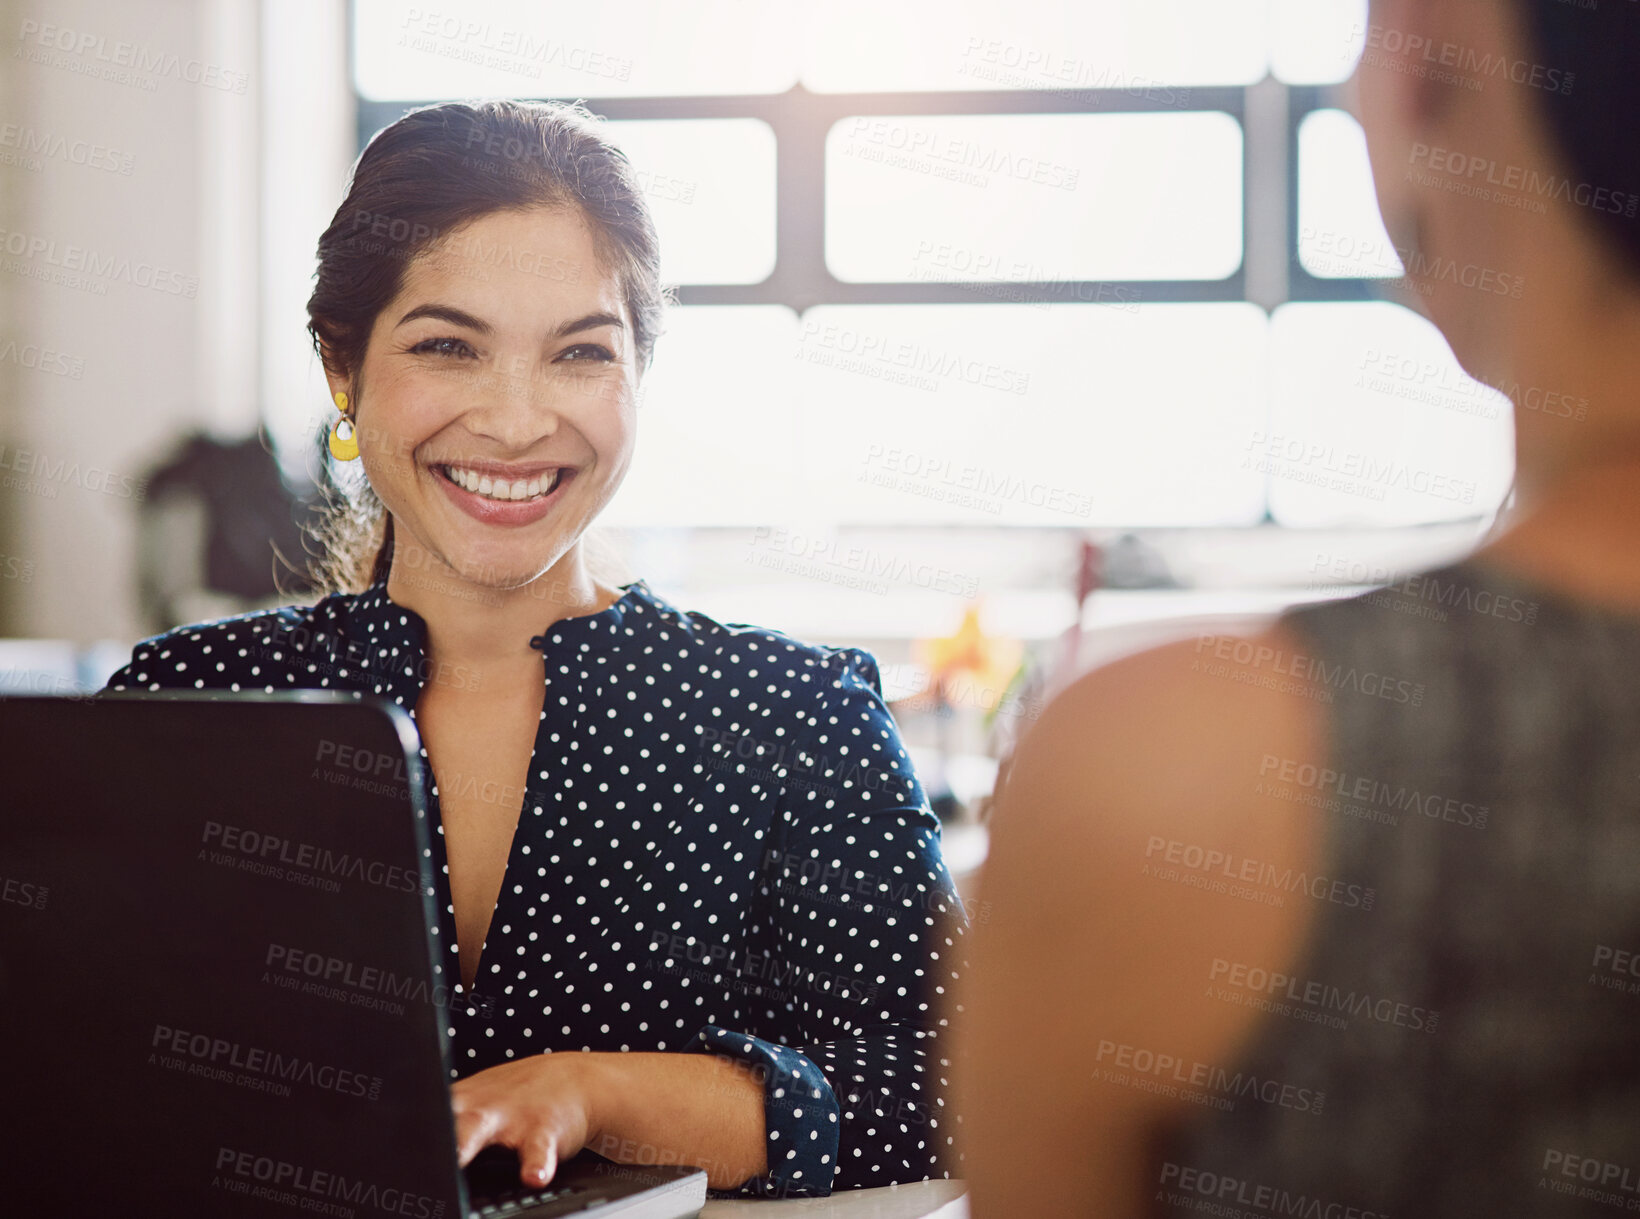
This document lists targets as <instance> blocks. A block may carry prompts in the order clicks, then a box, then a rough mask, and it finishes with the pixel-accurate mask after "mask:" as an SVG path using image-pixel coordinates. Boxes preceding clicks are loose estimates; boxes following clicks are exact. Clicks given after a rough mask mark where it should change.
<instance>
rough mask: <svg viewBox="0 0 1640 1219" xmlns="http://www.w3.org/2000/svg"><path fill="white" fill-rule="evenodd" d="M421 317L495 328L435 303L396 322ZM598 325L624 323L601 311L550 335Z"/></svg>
mask: <svg viewBox="0 0 1640 1219" xmlns="http://www.w3.org/2000/svg"><path fill="white" fill-rule="evenodd" d="M422 317H430V318H436V319H438V320H439V321H443V322H451V323H453V324H454V325H457V326H465V327H466V328H467V329H469V330H473V331H476V332H478V333H479V334H482V335H485V336H486V337H488V336H489V335H490V334H492V333H493V332H494V329H495V328H494V327H493V326H491V325H490V324H489V323H488V322H486V321H484V320H483V319H482V318H477V317H474V316H473V315H472V314H470V313H468V312H467V311H466V310H465V309H457V308H456V307H455V306H454V305H440V304H436V303H434V304H426V305H417V306H416V307H415V308H414V309H412V310H410V312H409V313H406V314H405V315H404V316H403V317H401V318H400V319H399V323H398V324H399V325H400V326H402V325H404V324H405V323H406V322H413V321H415V320H416V319H417V318H422ZM598 326H620V327H623V328H624V327H625V326H626V323H625V322H623V321H622V320H621V319H620V318H619V317H618V316H617V315H615V314H613V313H606V312H601V311H600V312H598V313H589V314H587V315H586V316H585V317H579V318H576V319H575V320H574V321H572V322H565V323H563V325H561V326H559V327H557V328H556V329H554V330H553V332H552V336H551V337H553V338H555V339H561V338H563V337H564V336H565V335H569V334H576V333H578V332H580V331H582V330H592V329H594V328H595V327H598Z"/></svg>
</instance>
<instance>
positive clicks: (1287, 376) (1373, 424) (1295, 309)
mask: <svg viewBox="0 0 1640 1219" xmlns="http://www.w3.org/2000/svg"><path fill="white" fill-rule="evenodd" d="M1270 347H1271V366H1272V382H1273V388H1272V394H1271V411H1270V422H1269V424H1268V425H1267V426H1265V427H1260V428H1258V429H1256V430H1254V431H1253V432H1250V433H1248V434H1247V435H1246V436H1245V437H1244V438H1243V443H1242V457H1241V460H1242V461H1243V462H1244V463H1250V464H1251V465H1252V466H1254V468H1256V469H1258V470H1260V471H1261V472H1263V473H1264V474H1265V475H1266V476H1267V477H1268V478H1269V480H1270V511H1271V514H1272V515H1273V516H1274V517H1275V519H1276V520H1277V521H1279V522H1280V523H1281V524H1283V525H1292V526H1298V527H1306V528H1308V527H1334V526H1350V525H1413V524H1423V523H1428V522H1434V521H1452V520H1461V519H1464V518H1468V517H1477V516H1481V515H1484V514H1485V513H1487V512H1490V511H1491V510H1492V509H1493V508H1495V507H1496V506H1497V505H1498V504H1499V503H1500V502H1502V499H1503V496H1504V495H1505V493H1506V492H1507V491H1508V487H1509V480H1510V478H1511V476H1512V472H1513V468H1514V466H1513V461H1514V417H1513V415H1512V413H1511V407H1510V403H1509V400H1508V399H1507V398H1505V397H1504V396H1503V395H1502V394H1499V393H1497V392H1496V391H1495V390H1492V389H1489V388H1487V387H1486V386H1483V385H1481V384H1479V383H1478V382H1476V381H1474V380H1472V379H1471V378H1470V377H1468V376H1467V375H1466V374H1465V373H1464V372H1463V370H1462V369H1461V368H1460V367H1459V366H1458V362H1457V360H1456V359H1454V358H1453V355H1452V349H1451V348H1450V347H1448V346H1447V343H1446V340H1445V339H1444V338H1442V337H1441V332H1440V331H1439V330H1437V329H1436V328H1435V327H1434V326H1433V325H1431V324H1430V323H1429V322H1427V321H1425V320H1424V319H1423V318H1421V317H1419V316H1418V315H1417V314H1415V313H1413V312H1411V311H1410V310H1408V309H1403V308H1401V307H1400V306H1399V305H1391V304H1386V303H1380V302H1376V301H1375V302H1370V303H1365V304H1327V305H1308V304H1306V305H1285V306H1283V307H1282V308H1280V309H1278V310H1276V312H1275V315H1274V317H1273V318H1272V319H1271V339H1270Z"/></svg>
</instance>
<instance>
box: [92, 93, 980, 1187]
mask: <svg viewBox="0 0 1640 1219" xmlns="http://www.w3.org/2000/svg"><path fill="white" fill-rule="evenodd" d="M319 264H320V265H319V272H318V283H317V286H316V288H315V291H314V293H313V296H312V299H311V300H310V302H309V315H310V327H309V328H310V330H311V331H312V333H313V336H314V341H315V344H316V347H317V349H318V352H319V355H320V358H321V359H322V361H323V363H324V367H325V372H326V376H327V379H328V381H329V387H330V390H331V392H332V394H333V395H334V398H333V400H334V401H335V403H336V405H337V407H338V409H339V414H338V416H337V417H336V420H335V424H334V426H333V429H332V433H331V437H330V441H329V445H328V447H329V451H330V453H331V455H332V456H333V457H334V458H336V459H337V461H338V463H339V464H341V465H343V466H351V463H352V462H353V461H354V460H355V459H356V460H357V462H358V465H359V466H361V467H362V471H363V478H362V479H357V478H356V479H354V480H353V483H352V485H351V486H349V484H348V481H347V480H346V479H344V480H343V483H342V485H343V486H344V488H345V489H346V493H345V494H344V496H343V498H342V499H341V500H340V501H339V502H338V504H337V505H336V510H335V513H334V515H333V517H332V520H331V521H330V524H329V526H328V528H327V530H326V532H325V534H324V538H325V540H326V543H327V545H328V551H327V554H326V556H325V557H326V559H327V560H328V564H327V567H326V575H327V577H328V580H329V584H328V595H326V596H325V597H324V598H323V599H322V600H320V601H319V603H318V604H317V605H313V606H289V607H285V608H283V609H279V610H275V611H271V612H266V613H257V614H248V615H242V616H239V617H236V618H228V619H222V620H219V621H216V622H211V623H204V624H200V625H196V626H188V627H180V628H178V629H177V630H174V631H171V632H168V633H167V634H165V635H162V636H158V637H156V638H154V639H150V640H146V641H144V642H143V643H141V644H139V645H138V646H137V648H136V650H135V652H134V654H133V657H132V660H131V663H130V664H128V665H127V666H126V667H125V668H123V669H122V670H120V671H119V672H118V673H116V674H115V675H114V676H113V677H112V678H111V679H110V681H109V685H110V687H111V688H114V689H124V688H134V689H162V688H166V687H182V688H193V689H201V688H219V689H225V690H229V691H239V690H246V689H264V690H270V691H271V690H288V689H294V688H303V687H319V688H327V689H336V690H345V691H351V692H353V693H355V694H356V695H359V696H363V695H366V694H370V695H375V696H378V697H381V698H385V699H388V700H390V701H393V702H396V703H398V704H399V705H401V706H403V707H405V708H406V709H407V710H408V711H409V712H410V713H411V714H412V715H413V716H414V718H415V720H416V724H417V727H418V729H419V730H420V734H421V738H422V743H423V747H422V755H423V757H424V758H425V759H426V761H427V763H428V766H427V767H426V773H427V774H428V775H429V778H428V788H427V792H426V797H427V806H428V815H429V818H430V821H431V823H432V825H433V826H434V827H435V829H436V834H435V835H434V836H433V839H432V844H433V845H432V852H431V853H432V856H433V864H434V865H435V867H434V876H435V885H436V897H437V900H438V906H439V908H440V911H441V913H440V917H439V921H438V925H437V926H436V927H435V928H434V931H435V934H436V935H437V936H438V942H439V943H441V944H443V945H444V952H443V954H441V955H442V960H441V962H440V963H439V964H437V965H436V966H435V969H436V971H437V972H438V973H440V974H455V975H456V976H457V978H458V979H459V984H458V986H457V987H456V988H454V993H455V998H454V999H453V1000H452V1003H451V1010H450V1013H449V1021H450V1023H449V1036H450V1043H451V1052H452V1055H453V1059H454V1061H455V1062H456V1063H457V1064H458V1066H457V1067H456V1069H455V1070H454V1072H453V1073H454V1074H455V1075H456V1076H458V1077H459V1078H458V1079H457V1081H456V1084H455V1086H454V1089H453V1093H454V1104H455V1119H456V1129H457V1141H458V1144H459V1146H460V1150H461V1156H462V1160H463V1162H464V1163H466V1162H467V1161H469V1160H471V1158H472V1157H473V1156H474V1155H476V1154H477V1153H478V1151H479V1150H480V1149H482V1148H483V1147H484V1146H486V1145H488V1144H503V1145H506V1146H510V1147H513V1148H516V1149H517V1150H518V1151H519V1154H520V1160H521V1169H522V1171H523V1174H524V1177H525V1180H526V1182H528V1183H531V1184H533V1183H535V1182H538V1181H541V1180H545V1179H550V1177H551V1175H552V1173H553V1171H554V1166H555V1164H556V1162H557V1160H558V1158H560V1157H562V1156H566V1155H571V1154H573V1153H574V1152H576V1151H578V1150H579V1149H580V1148H581V1147H583V1146H588V1147H591V1148H593V1149H595V1150H597V1151H600V1152H602V1153H603V1154H605V1155H607V1156H609V1157H611V1158H614V1159H618V1160H637V1161H640V1162H655V1161H657V1160H659V1161H661V1162H681V1163H692V1164H698V1165H700V1166H702V1167H704V1168H706V1169H707V1172H708V1180H709V1182H710V1184H711V1185H712V1186H713V1187H714V1188H717V1189H741V1190H744V1191H746V1192H751V1193H761V1194H773V1193H798V1194H802V1193H815V1194H824V1193H828V1192H830V1191H831V1190H832V1189H834V1188H857V1187H860V1186H866V1185H886V1184H891V1183H895V1182H902V1181H914V1180H922V1179H925V1178H927V1177H930V1176H937V1175H947V1171H946V1168H947V1160H946V1155H947V1149H948V1147H949V1145H950V1143H951V1136H950V1133H949V1131H948V1127H949V1126H950V1125H951V1123H950V1122H949V1121H948V1120H947V1119H946V1117H945V1115H944V1100H943V1096H942V1093H943V1089H944V1087H945V1079H944V1078H943V1071H944V1068H945V1060H944V1058H943V1057H942V1052H941V1049H940V1045H941V1040H940V1033H941V1030H942V1028H943V1024H944V1021H943V1019H942V1018H941V1015H940V1012H939V1010H938V1004H939V1002H940V998H941V996H942V995H943V993H944V992H945V991H946V989H947V988H948V986H949V984H950V982H951V980H952V979H953V978H954V976H955V963H956V961H957V960H958V959H959V957H960V949H961V940H962V933H963V916H962V911H961V906H960V904H959V903H958V901H957V898H956V895H955V893H954V891H953V889H952V885H951V879H950V876H949V874H948V873H947V871H946V869H945V865H944V863H943V861H942V859H941V855H940V845H939V823H938V821H937V820H936V819H935V817H934V816H933V814H932V813H931V812H930V811H929V808H928V804H927V800H926V798H925V796H924V793H923V790H922V787H921V785H920V784H919V783H918V781H917V778H916V776H915V774H914V773H913V771H912V768H911V763H910V761H909V759H908V757H907V754H906V751H905V749H904V747H903V745H902V744H901V742H900V739H899V735H898V732H897V730H896V728H895V725H894V721H893V719H892V717H891V716H890V715H889V712H888V709H887V707H886V705H885V704H884V701H883V698H882V691H881V683H880V680H879V677H878V673H877V667H876V663H875V661H874V660H873V658H872V657H871V656H870V655H868V654H867V653H865V652H862V651H859V650H857V649H850V648H830V647H821V646H815V645H810V644H805V643H801V642H799V641H797V640H795V639H792V638H790V637H789V636H786V635H784V634H782V633H780V632H778V631H773V630H765V629H759V628H754V627H749V626H742V625H725V624H723V623H719V622H716V621H713V620H712V619H710V618H707V617H705V616H704V615H701V614H696V613H688V612H685V611H682V610H680V609H678V608H676V607H674V606H672V605H671V604H669V603H668V602H666V601H665V600H663V599H662V598H660V597H658V596H656V595H655V594H654V593H653V592H651V591H650V590H649V588H648V587H647V586H646V585H645V584H644V583H643V582H642V581H638V582H635V583H633V584H630V585H627V586H625V587H619V588H617V587H613V586H610V585H607V584H605V583H603V582H602V581H601V580H599V579H598V578H597V576H596V575H595V573H593V572H592V571H591V570H590V569H589V566H588V563H587V561H586V559H585V557H584V554H583V537H584V534H585V532H586V530H587V528H588V526H589V525H590V524H591V523H592V522H593V521H594V520H595V519H596V518H597V516H598V514H599V512H600V511H601V510H602V509H603V508H604V506H605V505H606V504H607V503H608V502H609V500H610V498H611V497H612V496H613V495H614V494H615V492H616V490H617V489H618V488H619V486H620V484H621V481H622V479H623V477H624V476H625V474H626V471H627V468H628V465H629V463H630V461H631V456H632V452H633V447H634V444H635V441H636V429H635V404H636V400H637V388H638V384H639V380H640V378H641V376H642V375H643V372H644V370H645V368H646V367H647V366H648V363H649V359H650V355H651V352H652V350H653V347H654V343H655V338H656V335H657V333H658V331H659V324H660V319H661V313H662V307H663V296H662V293H661V290H660V285H659V281H658V271H657V268H658V265H659V264H658V257H657V251H656V242H655V234H654V228H653V225H652V224H651V222H650V220H649V217H648V214H647V211H646V209H645V207H644V204H643V200H642V196H641V194H640V192H639V190H638V188H637V185H636V182H635V179H634V175H633V173H632V170H631V168H630V166H629V165H628V164H627V162H626V160H625V158H624V157H623V156H622V155H621V154H620V153H619V152H618V151H617V150H616V149H615V148H614V146H613V145H611V144H610V143H609V142H608V141H607V140H606V139H605V138H604V137H603V135H602V133H601V131H600V128H599V125H598V122H597V120H595V119H593V117H592V116H591V115H589V114H588V113H586V112H585V111H584V110H581V109H579V108H576V107H569V106H561V105H551V104H544V103H520V102H488V103H483V104H478V105H465V104H455V103H452V104H446V105H439V106H431V107H426V108H423V109H420V110H416V111H412V112H411V113H410V114H408V115H406V116H405V117H404V118H402V119H400V120H399V121H398V122H396V123H394V124H393V125H392V126H390V127H388V128H387V129H385V130H384V131H382V132H381V133H379V134H378V135H377V136H376V138H375V139H374V140H373V141H372V142H371V144H370V146H369V147H368V148H366V149H365V151H364V153H363V154H362V155H361V157H360V158H359V163H358V165H357V166H356V167H355V170H354V174H353V181H352V183H351V185H350V188H349V191H348V194H347V198H346V199H345V200H344V201H343V203H342V205H341V207H340V208H338V210H337V212H336V216H335V219H334V220H333V221H332V223H331V225H330V227H329V228H328V229H327V230H326V231H325V233H324V236H323V237H322V238H321V240H320V244H319ZM555 1051H556V1052H555ZM564 1051H578V1052H574V1053H565V1052H564Z"/></svg>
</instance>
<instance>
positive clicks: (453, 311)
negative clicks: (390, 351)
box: [395, 304, 494, 336]
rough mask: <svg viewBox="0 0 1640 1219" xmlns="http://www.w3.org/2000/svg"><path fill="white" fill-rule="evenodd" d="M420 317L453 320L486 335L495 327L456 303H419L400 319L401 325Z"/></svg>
mask: <svg viewBox="0 0 1640 1219" xmlns="http://www.w3.org/2000/svg"><path fill="white" fill-rule="evenodd" d="M418 317H431V318H437V319H438V320H439V321H443V322H452V323H454V324H455V325H457V326H465V327H466V328H467V329H468V330H476V331H477V332H478V333H479V334H482V335H485V336H488V335H490V334H491V333H492V332H493V331H494V327H493V326H491V325H490V323H488V322H486V321H484V320H483V319H481V318H476V317H474V316H473V315H472V314H470V313H468V312H467V311H466V310H465V309H457V308H456V307H455V306H454V305H439V304H428V305H417V306H416V307H415V308H414V309H412V310H410V312H409V313H406V314H405V315H404V316H403V317H401V318H400V319H399V325H400V326H402V325H404V324H405V323H406V322H413V321H415V320H416V319H417V318H418ZM395 329H397V327H395Z"/></svg>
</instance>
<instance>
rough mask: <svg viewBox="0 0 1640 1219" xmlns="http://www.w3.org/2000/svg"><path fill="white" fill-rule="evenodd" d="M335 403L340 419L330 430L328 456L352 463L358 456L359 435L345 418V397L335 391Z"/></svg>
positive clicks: (351, 423)
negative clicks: (340, 414)
mask: <svg viewBox="0 0 1640 1219" xmlns="http://www.w3.org/2000/svg"><path fill="white" fill-rule="evenodd" d="M335 403H336V409H337V410H339V411H341V412H342V417H341V418H340V419H338V420H336V422H335V423H334V424H332V425H331V428H330V455H331V456H332V457H334V458H335V459H336V460H337V461H352V460H353V459H354V458H356V457H358V455H359V435H358V431H357V429H355V428H354V426H353V420H351V419H349V418H348V417H347V395H346V394H344V393H343V392H342V391H341V390H337V391H336V397H335Z"/></svg>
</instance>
